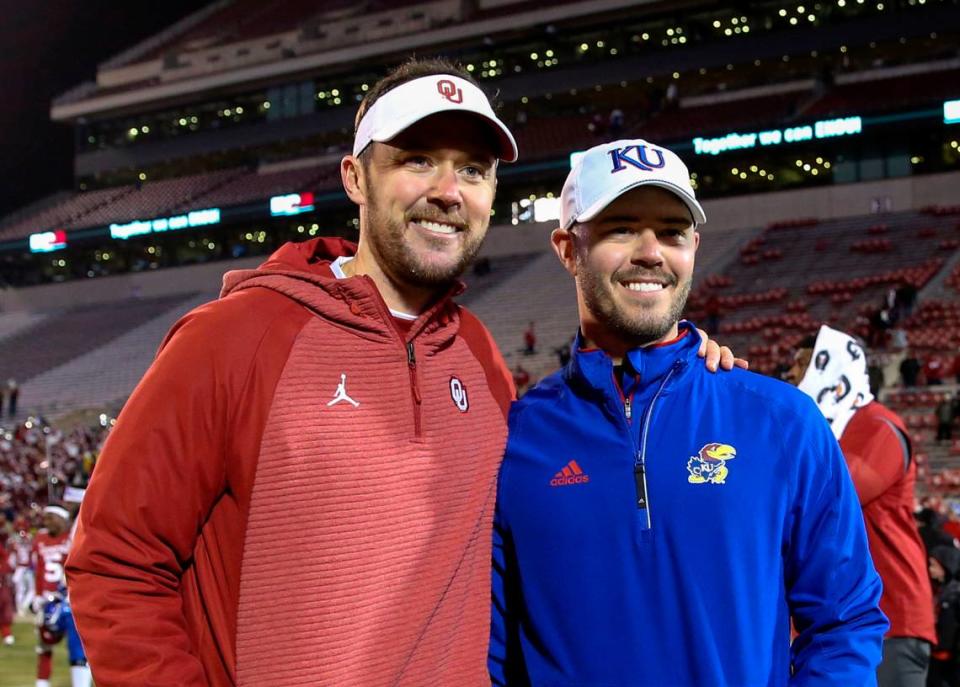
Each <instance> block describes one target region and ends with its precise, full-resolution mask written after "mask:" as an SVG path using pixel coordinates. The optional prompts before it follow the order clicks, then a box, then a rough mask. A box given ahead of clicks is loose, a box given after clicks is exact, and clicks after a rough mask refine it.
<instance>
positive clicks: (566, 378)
mask: <svg viewBox="0 0 960 687" xmlns="http://www.w3.org/2000/svg"><path fill="white" fill-rule="evenodd" d="M561 204H562V211H561V213H562V216H561V222H560V227H559V228H558V229H556V230H555V231H554V232H553V236H552V242H553V247H554V249H555V251H556V253H557V255H558V256H559V258H560V260H561V261H562V262H563V264H564V266H565V267H566V268H567V271H568V272H570V274H571V275H572V276H573V277H574V279H575V281H576V286H577V299H578V304H579V313H580V332H579V335H578V337H577V340H576V341H575V343H574V347H573V356H572V359H571V361H570V363H569V364H568V365H567V366H566V367H564V368H563V369H561V370H560V371H558V372H557V373H556V374H554V375H553V376H551V377H548V378H547V379H546V380H544V381H543V382H541V383H540V384H539V385H538V386H537V387H535V388H534V389H532V390H531V391H529V392H528V393H527V395H526V396H524V397H523V398H522V399H521V400H520V401H518V402H517V403H515V404H514V406H513V409H512V411H511V414H510V435H509V440H508V444H507V451H506V456H505V459H504V463H503V467H502V468H501V473H500V484H499V495H498V501H497V515H496V532H495V535H494V590H493V592H494V606H493V627H492V635H491V646H490V670H491V676H492V679H493V682H494V684H497V685H511V686H512V685H528V684H532V685H551V686H554V687H561V686H567V687H572V686H573V685H576V686H578V687H585V686H588V685H589V686H595V687H599V686H601V685H603V686H604V687H687V686H694V685H697V686H703V687H772V686H774V685H790V686H793V687H800V686H801V685H803V686H813V685H843V686H844V687H858V686H860V685H874V684H876V678H875V670H876V666H877V663H879V661H880V656H881V641H882V639H883V633H884V631H885V630H886V628H887V621H886V618H885V617H884V615H883V614H882V613H881V612H880V609H879V606H878V603H879V598H880V580H879V578H878V577H877V573H876V571H875V570H874V567H873V564H872V562H871V560H870V554H869V551H868V548H867V540H866V536H865V533H864V526H863V518H862V515H861V511H860V506H859V503H858V500H857V495H856V493H855V492H854V489H853V486H852V484H851V481H850V477H849V475H848V473H847V469H846V466H845V464H844V459H843V455H842V454H841V452H840V449H839V447H838V446H837V442H836V440H835V439H834V437H833V434H832V433H831V431H830V428H829V426H828V425H827V423H826V422H824V419H823V416H822V415H821V414H820V412H819V411H818V410H817V407H816V405H815V404H814V403H813V402H812V401H811V400H810V399H809V398H808V397H806V396H805V395H803V394H802V393H800V392H798V391H797V390H796V389H793V388H792V387H790V386H789V385H787V384H784V383H783V382H779V381H775V380H773V379H770V378H767V377H762V376H760V375H756V374H751V373H749V372H746V371H743V370H739V369H735V370H733V371H732V372H730V373H728V374H723V375H712V374H710V373H709V372H708V371H707V370H706V369H705V368H704V366H703V365H698V364H695V363H696V352H697V347H698V344H699V335H698V334H697V332H696V330H695V329H694V328H693V326H692V325H690V324H689V323H687V322H680V321H679V319H680V314H681V312H682V311H683V307H684V304H685V301H686V297H687V294H688V293H689V290H690V283H691V279H692V275H693V266H694V256H695V253H696V250H697V245H698V244H699V240H700V237H699V234H698V233H697V226H698V225H700V224H702V223H704V222H705V221H706V218H705V216H704V213H703V209H702V208H701V206H700V204H699V203H698V202H697V200H696V198H695V196H694V192H693V189H692V188H691V186H690V182H689V175H688V172H687V168H686V167H685V166H684V164H683V162H681V160H680V159H679V158H678V157H677V156H676V155H674V154H673V153H672V152H670V151H669V150H667V149H665V148H662V147H659V146H656V145H652V144H650V143H647V142H646V141H642V140H624V141H615V142H613V143H608V144H604V145H600V146H596V147H594V148H591V149H590V150H589V151H587V153H586V154H585V155H584V156H583V158H582V159H581V161H580V162H579V163H578V164H577V165H576V166H575V167H574V169H573V170H572V171H571V172H570V175H569V176H568V178H567V181H566V183H565V184H564V187H563V193H562V197H561ZM791 620H792V621H793V625H794V628H795V630H796V633H797V635H796V638H795V639H794V640H793V642H792V643H791Z"/></svg>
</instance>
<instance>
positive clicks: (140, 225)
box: [110, 208, 220, 239]
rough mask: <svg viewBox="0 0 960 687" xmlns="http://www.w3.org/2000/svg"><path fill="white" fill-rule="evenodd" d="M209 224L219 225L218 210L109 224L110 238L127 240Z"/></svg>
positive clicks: (211, 209) (210, 209)
mask: <svg viewBox="0 0 960 687" xmlns="http://www.w3.org/2000/svg"><path fill="white" fill-rule="evenodd" d="M211 224H220V208H207V209H205V210H194V211H193V212H190V213H187V214H186V215H175V216H173V217H158V218H157V219H148V220H140V219H135V220H133V221H132V222H127V223H126V224H111V225H110V237H111V238H115V239H129V238H132V237H134V236H143V235H144V234H150V233H153V234H162V233H163V232H165V231H176V230H178V229H193V228H195V227H206V226H210V225H211Z"/></svg>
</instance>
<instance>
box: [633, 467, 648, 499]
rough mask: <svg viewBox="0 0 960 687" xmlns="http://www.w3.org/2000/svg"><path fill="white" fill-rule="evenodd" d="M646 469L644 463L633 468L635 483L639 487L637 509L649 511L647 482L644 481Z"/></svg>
mask: <svg viewBox="0 0 960 687" xmlns="http://www.w3.org/2000/svg"><path fill="white" fill-rule="evenodd" d="M644 472H645V470H644V467H643V464H642V463H637V464H635V465H634V466H633V481H634V483H635V484H636V487H637V509H638V510H646V509H647V480H646V479H644V477H645V475H644Z"/></svg>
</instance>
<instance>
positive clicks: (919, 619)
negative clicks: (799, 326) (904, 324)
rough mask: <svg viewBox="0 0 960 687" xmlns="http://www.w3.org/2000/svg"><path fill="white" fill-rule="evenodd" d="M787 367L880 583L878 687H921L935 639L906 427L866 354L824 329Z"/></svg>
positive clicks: (852, 341)
mask: <svg viewBox="0 0 960 687" xmlns="http://www.w3.org/2000/svg"><path fill="white" fill-rule="evenodd" d="M794 360H795V362H794V366H793V368H791V370H790V373H789V376H788V377H789V381H790V382H791V383H793V384H796V385H797V387H798V388H799V389H800V390H801V391H803V392H804V393H806V394H807V395H808V396H810V397H811V398H812V399H813V400H814V401H815V402H816V403H817V406H818V407H819V408H820V411H821V412H822V413H823V415H824V417H826V418H827V420H828V422H829V423H830V429H831V430H832V431H833V434H834V436H835V437H836V438H837V440H838V441H839V442H840V449H841V450H842V451H843V456H844V458H845V459H846V462H847V467H848V468H849V470H850V476H851V477H852V478H853V484H854V487H855V488H856V490H857V496H858V497H859V498H860V505H861V507H862V508H863V518H864V521H865V524H866V526H867V538H868V539H869V542H870V553H871V555H872V556H873V562H874V565H875V566H876V568H877V572H878V573H879V574H880V579H881V580H883V596H882V597H881V598H880V609H881V610H882V611H883V612H884V613H885V614H886V616H887V618H889V619H890V629H889V630H888V632H887V634H886V635H885V637H884V641H883V661H882V663H881V664H880V667H879V668H878V669H877V679H878V682H879V687H924V684H925V682H926V674H927V665H928V663H929V660H930V646H931V644H933V643H935V642H936V634H935V632H934V617H933V609H932V608H931V606H930V598H931V594H932V592H931V590H930V581H929V578H928V575H927V559H926V553H925V550H924V546H923V541H922V540H921V538H920V533H919V531H918V529H917V525H916V522H915V521H914V517H913V499H914V485H915V483H916V475H917V466H916V463H915V462H914V460H913V451H912V449H911V445H910V437H909V433H908V432H907V427H906V424H904V422H903V420H902V419H901V418H900V417H899V416H898V415H896V414H895V413H894V412H892V411H891V410H889V409H887V408H886V407H884V406H882V405H881V404H880V403H878V402H876V401H875V400H874V397H873V394H872V393H870V383H869V379H868V377H867V369H866V360H867V358H866V352H865V351H864V350H863V347H862V346H860V344H859V343H858V342H857V341H856V340H855V339H854V338H853V337H850V336H848V335H847V334H844V333H843V332H839V331H837V330H834V329H831V328H830V327H827V326H826V325H824V326H822V327H821V328H820V331H819V333H818V335H817V336H816V337H813V336H811V337H808V338H807V339H805V340H804V341H802V342H801V343H800V344H799V346H798V350H797V352H796V354H795V358H794ZM811 362H812V363H813V364H811Z"/></svg>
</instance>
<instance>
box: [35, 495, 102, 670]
mask: <svg viewBox="0 0 960 687" xmlns="http://www.w3.org/2000/svg"><path fill="white" fill-rule="evenodd" d="M43 525H44V529H42V530H40V531H39V532H38V533H37V536H36V538H35V539H34V542H33V553H32V558H33V570H34V576H35V579H36V587H35V591H36V595H35V597H34V600H33V610H34V611H35V612H36V614H37V683H36V687H50V675H51V673H52V672H53V647H54V646H55V645H56V644H58V643H59V642H60V641H61V640H62V639H63V638H64V637H66V639H67V655H68V659H69V661H70V680H71V683H72V685H73V687H90V683H91V677H90V668H89V667H88V666H87V658H86V655H85V654H84V651H83V646H82V645H81V643H80V636H79V635H78V634H77V629H76V625H75V624H74V622H73V615H72V613H71V612H70V603H69V600H68V598H67V590H66V586H65V585H66V580H65V578H64V574H63V568H64V565H65V564H66V560H67V555H68V554H69V552H70V544H71V542H72V537H71V532H70V512H69V511H68V510H67V509H66V508H63V507H62V506H56V505H51V506H47V507H46V508H44V509H43Z"/></svg>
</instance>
